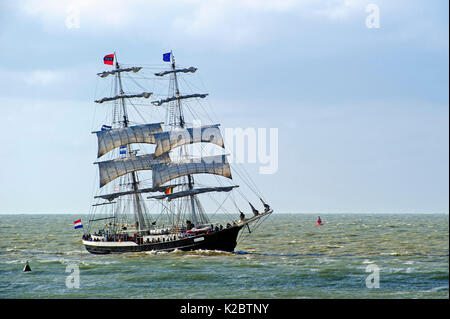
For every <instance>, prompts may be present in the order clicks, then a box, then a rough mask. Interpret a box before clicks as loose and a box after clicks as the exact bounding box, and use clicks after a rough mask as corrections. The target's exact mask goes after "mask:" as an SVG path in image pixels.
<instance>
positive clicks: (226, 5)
mask: <svg viewBox="0 0 450 319" xmlns="http://www.w3.org/2000/svg"><path fill="white" fill-rule="evenodd" d="M359 3H360V2H356V1H351V0H327V1H322V2H317V1H313V0H226V1H225V0H208V1H201V0H178V1H176V0H165V1H144V0H130V1H118V0H108V1H106V0H79V1H70V0H60V1H51V0H25V1H23V2H20V5H19V11H20V12H21V13H22V14H24V15H26V16H28V17H33V18H35V19H38V20H40V21H41V23H42V25H43V26H44V27H45V28H46V31H47V32H50V33H60V32H66V31H67V28H70V26H71V25H73V21H74V20H75V22H77V23H78V24H77V23H75V26H76V27H77V29H79V31H80V32H82V33H85V34H90V35H91V34H92V35H95V34H97V35H98V34H99V33H104V32H108V31H111V30H114V31H115V32H124V30H126V31H127V33H128V34H132V35H133V36H134V37H136V38H139V39H146V40H157V41H162V42H171V43H174V42H176V43H181V44H182V45H185V44H188V43H190V44H194V45H202V43H208V44H213V45H216V46H219V47H221V48H229V47H230V46H231V47H233V46H242V45H245V46H249V45H250V46H252V45H255V44H256V45H257V44H260V43H264V42H267V41H269V40H270V39H271V38H273V37H276V36H279V34H280V33H278V34H277V33H274V32H273V31H272V30H271V29H272V28H273V26H274V25H273V24H276V25H278V26H279V27H281V28H285V30H284V31H288V30H287V29H289V28H290V27H292V26H288V25H286V23H283V22H284V21H283V20H284V19H285V18H286V17H293V18H294V19H295V17H299V18H300V19H297V22H298V21H302V20H310V19H319V20H320V19H325V20H335V19H346V18H349V17H351V16H352V14H353V13H354V12H355V8H358V7H360V4H359ZM278 22H282V23H278ZM282 31H283V30H282Z"/></svg>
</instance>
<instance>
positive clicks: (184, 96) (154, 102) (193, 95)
mask: <svg viewBox="0 0 450 319" xmlns="http://www.w3.org/2000/svg"><path fill="white" fill-rule="evenodd" d="M207 96H208V94H207V93H205V94H200V93H195V94H188V95H180V96H178V97H177V96H171V97H168V98H166V99H162V100H159V101H152V104H153V105H156V106H160V105H162V104H164V103H167V102H171V101H176V100H183V99H189V98H193V97H200V98H202V99H203V98H205V97H207Z"/></svg>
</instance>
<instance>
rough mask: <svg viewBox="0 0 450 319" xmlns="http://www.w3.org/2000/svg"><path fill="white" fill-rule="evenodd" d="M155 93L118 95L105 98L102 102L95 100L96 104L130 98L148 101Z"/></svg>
mask: <svg viewBox="0 0 450 319" xmlns="http://www.w3.org/2000/svg"><path fill="white" fill-rule="evenodd" d="M152 94H153V92H142V93H140V94H121V95H116V96H113V97H104V98H102V99H100V100H95V101H94V102H95V103H103V102H108V101H114V100H118V99H129V98H133V97H145V98H146V99H148V98H149V97H150V95H152Z"/></svg>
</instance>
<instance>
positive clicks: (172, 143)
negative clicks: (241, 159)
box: [154, 124, 224, 156]
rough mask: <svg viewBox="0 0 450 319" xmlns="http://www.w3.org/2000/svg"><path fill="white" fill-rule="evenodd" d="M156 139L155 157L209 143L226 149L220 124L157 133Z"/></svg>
mask: <svg viewBox="0 0 450 319" xmlns="http://www.w3.org/2000/svg"><path fill="white" fill-rule="evenodd" d="M154 137H155V143H156V148H155V156H160V155H161V154H163V153H166V152H168V151H170V150H171V149H174V148H175V147H178V146H181V145H185V144H192V143H200V142H207V143H214V144H216V145H218V146H220V147H224V143H223V138H222V134H221V133H220V129H219V124H216V125H209V126H202V127H190V128H186V129H181V130H173V131H166V132H162V133H157V134H155V135H154Z"/></svg>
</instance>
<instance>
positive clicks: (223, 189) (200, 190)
mask: <svg viewBox="0 0 450 319" xmlns="http://www.w3.org/2000/svg"><path fill="white" fill-rule="evenodd" d="M235 187H239V186H238V185H233V186H224V187H204V188H194V189H188V190H185V191H181V192H177V193H172V194H164V195H156V196H149V197H147V198H154V199H164V198H167V199H168V200H169V201H171V200H172V199H176V198H180V197H184V196H189V195H197V194H202V193H208V192H229V191H231V190H232V189H233V188H235Z"/></svg>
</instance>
